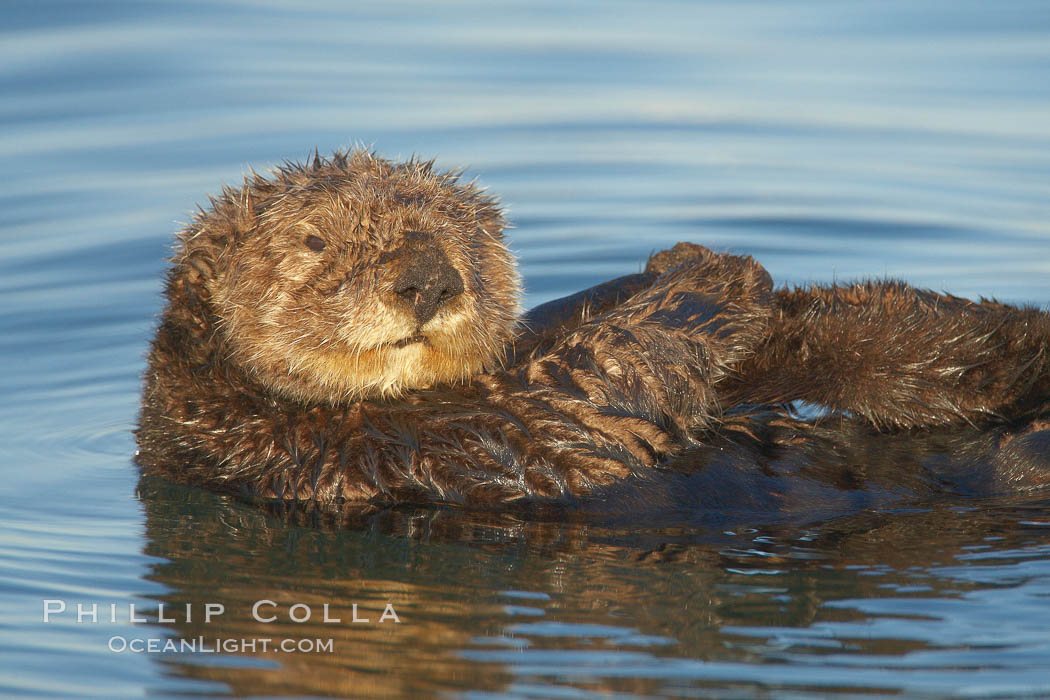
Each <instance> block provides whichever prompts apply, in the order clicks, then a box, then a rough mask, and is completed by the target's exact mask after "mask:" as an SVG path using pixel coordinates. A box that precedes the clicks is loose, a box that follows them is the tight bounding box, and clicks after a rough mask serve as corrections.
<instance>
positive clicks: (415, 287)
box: [394, 248, 463, 325]
mask: <svg viewBox="0 0 1050 700" xmlns="http://www.w3.org/2000/svg"><path fill="white" fill-rule="evenodd" d="M411 256H412V257H411V260H410V262H409V263H408V266H407V267H405V268H404V270H402V272H401V275H400V276H399V277H398V278H397V283H396V284H395V285H394V292H395V293H396V294H397V295H398V296H400V297H401V298H402V299H404V300H405V301H406V302H408V305H409V306H411V307H412V312H413V313H414V314H415V315H416V321H418V322H419V325H423V324H424V323H426V322H427V321H429V320H430V319H432V318H433V317H434V314H436V313H437V310H438V309H439V308H441V306H442V305H444V304H445V303H447V302H449V301H451V300H452V299H455V298H456V297H457V296H459V295H460V294H462V293H463V278H462V277H460V276H459V273H458V272H456V268H454V267H452V264H451V263H449V261H448V258H446V257H445V254H444V253H442V252H441V251H440V250H437V249H434V248H428V249H424V250H419V251H414V252H413V253H412V254H411Z"/></svg>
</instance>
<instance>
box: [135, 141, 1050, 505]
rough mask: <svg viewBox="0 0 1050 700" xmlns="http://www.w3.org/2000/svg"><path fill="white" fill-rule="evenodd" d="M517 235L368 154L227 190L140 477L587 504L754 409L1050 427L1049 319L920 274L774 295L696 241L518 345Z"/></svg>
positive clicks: (544, 318)
mask: <svg viewBox="0 0 1050 700" xmlns="http://www.w3.org/2000/svg"><path fill="white" fill-rule="evenodd" d="M503 226H504V221H503V218H502V215H501V212H500V210H499V208H498V207H497V205H496V204H495V202H494V200H492V199H491V198H490V197H488V196H486V195H484V194H483V193H481V192H480V191H479V190H478V189H477V188H476V187H474V186H473V184H463V183H461V182H460V181H459V180H458V178H457V176H456V174H454V173H439V172H436V171H434V170H433V168H432V167H431V166H430V164H427V163H419V162H414V161H413V162H409V163H405V164H400V165H397V164H393V163H389V162H387V161H384V160H382V159H379V158H377V157H375V156H374V155H372V154H369V153H364V152H360V151H356V152H352V153H337V154H336V155H335V156H334V157H333V158H332V159H329V160H324V159H321V158H319V157H315V159H314V162H313V163H312V164H311V165H309V166H299V165H294V164H290V165H286V166H285V167H284V168H282V169H280V170H278V171H277V172H276V173H275V176H274V178H273V179H270V180H267V179H265V178H262V177H259V176H252V177H250V178H248V179H247V180H246V181H245V183H244V185H243V186H242V187H241V188H239V189H236V190H231V189H228V190H225V191H224V192H223V194H222V195H221V196H220V197H219V198H217V199H214V200H213V201H212V205H211V207H210V208H209V209H208V210H207V211H204V212H202V213H201V214H200V215H199V216H198V217H197V219H196V220H195V221H194V222H193V224H192V225H191V226H190V227H189V228H188V229H187V230H186V231H185V232H184V233H183V234H182V235H181V236H180V248H179V250H178V251H177V253H176V256H175V259H174V264H173V266H172V269H171V271H170V273H169V276H168V284H167V292H166V293H167V297H168V306H167V308H166V310H165V312H164V316H163V318H162V321H161V325H160V327H159V329H158V331H157V336H156V339H155V340H154V343H153V347H152V350H151V353H150V360H149V370H148V373H147V378H146V389H145V392H144V399H143V410H142V417H141V425H140V429H139V431H138V439H139V444H140V447H141V453H140V457H139V461H140V463H141V464H142V465H143V467H144V468H145V469H146V470H147V471H150V472H159V473H162V474H165V475H167V476H168V477H170V478H173V479H175V480H178V481H183V482H190V483H200V484H204V485H208V486H211V487H213V488H219V489H223V490H229V491H234V492H237V493H240V494H242V495H245V496H250V497H256V498H264V499H293V500H307V501H312V502H316V503H321V504H330V503H338V502H353V503H362V502H368V503H378V504H383V503H395V502H406V501H411V502H427V501H442V502H452V503H464V504H472V505H498V504H507V503H511V502H524V501H528V502H537V501H544V502H573V501H575V500H576V499H579V498H583V497H588V496H593V495H595V494H597V493H598V492H600V491H601V490H602V489H604V488H606V487H610V486H612V485H614V484H616V483H618V482H622V481H623V480H625V479H628V478H630V477H642V478H644V477H646V476H649V475H652V474H653V473H656V472H659V471H660V470H662V469H664V468H665V467H666V466H667V465H668V464H669V463H671V460H672V459H673V458H674V457H675V456H676V455H678V454H680V453H681V452H682V451H683V450H685V449H687V448H690V447H693V446H695V445H696V444H697V441H698V440H702V439H703V438H704V435H705V434H707V433H708V432H709V431H710V430H712V429H714V428H716V427H717V426H718V425H719V424H720V422H721V420H722V415H723V411H724V410H725V409H726V408H727V407H732V406H735V405H737V404H743V403H756V404H757V403H770V402H783V401H791V400H794V399H804V400H809V401H813V402H816V403H821V404H824V405H827V406H829V407H831V408H833V409H838V410H843V411H849V412H853V413H855V414H857V415H859V416H862V417H864V418H867V419H868V420H870V421H871V422H873V423H874V424H876V425H878V426H885V427H914V426H920V425H930V424H941V423H948V422H953V421H970V422H975V421H978V420H982V419H986V418H989V417H995V418H1006V419H1011V418H1017V417H1019V416H1031V415H1036V414H1040V413H1045V412H1046V410H1047V407H1048V406H1047V396H1048V393H1050V391H1048V390H1050V380H1048V377H1050V364H1048V362H1050V359H1048V358H1047V348H1048V345H1050V344H1048V338H1050V322H1048V319H1047V317H1046V315H1044V314H1041V313H1039V312H1037V311H1033V310H1018V309H1013V308H1011V307H1007V306H1003V305H1000V304H995V303H992V302H986V303H982V304H975V303H973V302H968V301H965V300H961V299H956V298H954V297H946V296H941V295H936V294H932V293H929V292H919V291H916V290H913V289H910V288H908V287H906V286H904V285H902V284H899V283H871V284H865V285H855V286H852V287H841V288H840V287H836V288H813V289H809V290H790V291H789V290H785V291H780V292H774V291H773V288H772V282H771V280H770V278H769V275H768V274H767V273H766V272H765V270H763V269H762V267H761V266H759V265H758V264H757V263H755V262H754V261H752V260H751V259H750V258H742V257H735V256H729V255H716V254H713V253H711V252H710V251H708V250H706V249H704V248H701V247H700V246H695V245H691V244H679V245H677V246H675V248H674V249H672V250H670V251H665V252H663V253H660V254H658V255H656V256H654V257H653V258H651V259H650V261H649V264H648V265H647V268H646V271H645V272H644V273H642V274H639V275H631V276H628V277H625V278H621V279H620V280H615V281H614V282H611V283H608V284H606V285H602V286H600V287H597V288H595V289H593V290H588V291H586V292H582V293H581V294H579V295H574V297H570V298H568V299H566V300H562V301H560V302H555V303H552V304H548V305H545V306H544V307H540V308H539V309H537V310H534V312H532V313H530V314H529V315H528V316H526V317H525V326H524V328H522V329H517V328H516V325H515V324H516V319H517V312H518V307H517V303H518V293H519V288H518V278H517V275H516V273H515V271H514V265H513V260H512V258H511V256H510V254H509V253H508V251H507V250H506V248H505V247H504V245H503V241H502V228H503ZM322 244H323V245H322ZM427 258H438V259H440V260H443V261H446V260H447V262H448V264H449V265H451V266H452V267H453V268H454V269H455V270H456V272H457V273H458V275H459V277H461V278H462V281H463V285H462V286H463V290H462V293H460V294H458V295H457V296H455V297H454V298H452V299H451V300H450V301H447V302H445V303H444V304H443V305H442V306H440V307H439V308H438V310H437V312H436V314H435V315H434V316H433V317H432V318H430V317H429V316H427V317H426V320H425V321H424V322H423V323H420V322H419V318H420V316H419V315H418V314H417V315H413V306H412V302H411V298H410V297H406V296H405V294H404V292H403V291H398V284H397V282H398V280H399V279H404V276H405V274H406V273H405V270H406V269H408V268H407V266H410V265H411V264H413V263H412V261H413V260H419V259H427ZM406 298H408V299H409V301H408V302H407V303H406V301H405V299H406ZM416 299H417V301H418V297H417V298H416ZM734 420H736V421H739V420H740V418H739V416H737V417H735V418H734Z"/></svg>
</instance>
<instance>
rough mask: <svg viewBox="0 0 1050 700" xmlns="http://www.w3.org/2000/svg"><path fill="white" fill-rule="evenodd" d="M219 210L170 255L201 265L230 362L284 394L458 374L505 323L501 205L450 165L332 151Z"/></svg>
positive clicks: (508, 274)
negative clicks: (445, 168)
mask: <svg viewBox="0 0 1050 700" xmlns="http://www.w3.org/2000/svg"><path fill="white" fill-rule="evenodd" d="M213 205H214V206H213V208H212V210H211V211H209V212H205V213H204V214H203V215H202V216H201V217H199V219H198V221H197V222H196V225H195V226H194V227H192V228H191V229H190V230H189V231H188V232H187V233H186V234H185V235H184V237H183V243H184V247H183V251H182V252H181V258H178V259H177V265H179V264H181V265H183V266H184V267H185V268H186V271H187V273H189V274H193V273H198V274H200V270H201V269H204V270H206V271H207V272H206V273H205V274H204V279H203V280H202V281H201V285H202V286H203V287H204V292H205V293H204V297H205V298H206V299H207V301H208V304H209V305H210V307H211V310H212V311H213V313H214V315H215V317H216V318H217V325H218V332H219V333H221V334H222V336H223V339H224V340H225V344H226V346H227V347H228V349H229V355H230V360H231V361H232V362H234V363H236V364H238V365H240V366H241V367H242V368H244V369H245V370H247V372H248V374H249V375H251V376H252V377H254V378H255V379H256V380H257V381H259V382H261V383H262V384H264V385H266V386H267V387H269V388H271V389H272V390H274V391H276V392H278V393H280V394H282V395H284V396H287V397H290V398H294V399H299V400H304V401H323V402H329V403H338V402H342V401H349V400H355V399H360V398H369V397H378V396H390V395H396V394H398V393H400V392H402V391H404V390H406V389H416V388H425V387H429V386H433V385H435V384H439V383H446V382H457V381H462V380H465V379H467V378H468V377H470V376H472V375H474V374H476V373H478V372H480V371H482V370H483V369H484V368H486V367H488V366H491V365H492V364H494V363H495V362H497V361H498V360H499V358H500V355H501V353H502V349H503V347H504V345H505V344H506V343H507V341H508V340H509V339H510V338H511V336H512V334H513V332H514V328H515V324H516V318H517V315H518V311H519V307H518V299H519V293H520V283H519V280H518V275H517V272H516V270H515V266H514V260H513V258H512V256H511V254H510V253H509V251H508V250H507V249H506V247H505V246H504V243H503V238H502V229H503V226H504V221H503V218H502V215H501V212H500V210H499V209H498V207H497V206H496V204H495V202H494V201H493V200H492V199H491V198H489V197H487V196H485V195H484V194H483V193H481V192H480V191H479V190H478V189H477V188H475V187H474V186H473V185H472V184H461V183H459V182H458V178H457V175H456V174H454V173H435V172H434V171H433V170H432V169H431V167H430V164H428V163H419V162H409V163H404V164H393V163H390V162H387V161H384V160H381V159H379V158H376V157H375V156H373V155H372V154H369V153H365V152H360V151H358V152H352V153H349V154H341V153H337V154H336V155H335V157H333V158H332V159H331V160H322V159H320V158H315V159H314V163H313V165H312V166H309V167H307V166H298V165H288V166H285V167H284V168H282V169H280V170H278V171H276V173H275V177H274V178H273V179H271V180H266V179H263V178H261V177H258V176H256V177H254V178H251V179H249V180H248V181H246V183H245V185H244V187H243V189H241V190H240V191H232V190H228V191H226V192H225V193H224V195H223V197H221V198H219V199H218V200H214V201H213ZM194 260H198V261H199V260H205V261H206V263H205V264H204V265H203V266H202V265H200V264H194Z"/></svg>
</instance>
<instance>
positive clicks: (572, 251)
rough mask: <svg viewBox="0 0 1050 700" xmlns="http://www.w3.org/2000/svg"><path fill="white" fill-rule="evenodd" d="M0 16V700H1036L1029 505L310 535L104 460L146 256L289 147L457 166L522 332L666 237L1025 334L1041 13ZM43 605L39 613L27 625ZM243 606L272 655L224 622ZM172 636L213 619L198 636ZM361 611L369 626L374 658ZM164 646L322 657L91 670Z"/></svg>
mask: <svg viewBox="0 0 1050 700" xmlns="http://www.w3.org/2000/svg"><path fill="white" fill-rule="evenodd" d="M2 16H3V17H4V19H3V22H2V25H0V32H2V34H0V95H2V99H0V123H2V124H3V128H2V129H0V161H2V162H3V164H4V165H3V171H4V173H5V177H4V184H3V187H2V188H0V366H2V367H3V368H4V369H3V372H2V373H0V395H2V396H3V397H4V400H3V401H2V402H0V430H2V433H0V435H2V438H3V440H4V444H5V446H6V450H5V455H6V456H5V459H4V460H2V464H3V466H2V473H0V490H2V493H3V498H0V522H2V523H3V529H2V530H0V651H2V653H0V694H2V695H5V696H12V697H13V696H27V697H49V696H58V697H104V698H113V697H125V696H142V695H144V694H149V695H152V696H155V697H166V696H176V695H188V694H189V695H197V696H206V697H207V696H213V695H215V696H220V695H230V694H233V695H265V696H279V695H293V696H305V695H309V696H361V695H379V696H397V695H404V694H424V695H426V694H436V693H453V694H459V693H464V694H469V695H471V696H473V697H489V696H493V695H501V696H502V695H515V696H522V697H530V696H537V697H571V698H576V697H590V696H592V695H596V694H614V695H615V694H618V695H622V696H652V695H670V696H676V697H711V696H719V697H753V696H756V695H760V696H764V697H766V696H768V697H783V698H793V697H806V696H810V695H812V694H814V693H822V694H826V695H829V696H839V697H856V696H860V695H863V696H865V697H868V696H870V695H879V694H885V695H898V694H904V695H908V696H913V697H921V696H927V697H944V696H961V697H1016V696H1020V695H1040V696H1041V695H1050V670H1048V665H1047V660H1048V659H1050V642H1048V638H1047V635H1046V629H1048V627H1050V606H1048V605H1047V604H1046V601H1047V597H1048V595H1050V518H1048V517H1047V511H1048V509H1047V506H1048V501H1046V500H1041V499H1039V498H1031V499H1028V500H1010V499H998V500H981V501H968V502H951V503H930V504H918V505H917V506H916V507H914V508H910V509H907V510H896V511H881V512H880V511H868V512H861V513H857V514H855V515H851V516H849V517H845V518H838V519H835V520H831V521H827V522H817V523H811V524H808V525H805V526H784V525H781V526H770V525H760V524H757V523H747V522H743V523H739V522H738V523H733V524H732V525H731V526H727V527H725V528H719V527H709V526H700V525H696V524H689V523H670V524H668V523H662V524H660V525H646V524H637V525H630V524H625V525H610V524H605V525H599V524H595V523H587V522H569V523H567V522H549V521H522V520H519V519H515V518H511V517H499V516H495V515H493V516H488V517H478V516H470V515H464V514H457V513H454V512H447V511H441V510H430V511H408V512H395V513H388V514H385V515H383V516H381V517H380V518H378V519H376V520H373V521H370V522H366V523H361V524H359V526H357V527H355V528H352V529H349V530H345V531H331V530H327V529H325V528H323V527H320V528H319V527H313V526H311V524H310V523H303V522H299V521H298V520H296V518H295V517H292V516H287V515H285V516H281V515H279V514H266V513H263V512H261V511H258V510H256V509H253V508H250V507H246V506H243V505H240V504H237V503H234V502H230V501H228V500H226V499H223V498H220V497H217V496H214V495H211V494H207V493H201V492H198V491H195V490H193V489H183V488H176V487H173V486H170V485H166V484H162V483H161V484H158V483H153V482H144V483H142V484H140V483H139V476H138V473H137V471H136V469H135V467H134V465H133V464H132V462H131V456H132V455H133V453H134V449H135V448H134V442H133V439H132V436H131V434H130V430H131V429H132V427H133V425H134V421H135V415H136V408H137V402H138V391H139V375H140V373H141V371H142V369H143V364H144V363H143V358H144V354H145V351H146V345H147V342H148V339H149V337H150V334H151V330H152V327H153V324H154V318H155V316H156V314H157V313H158V311H159V309H160V296H159V291H160V275H161V273H162V271H163V269H164V267H165V264H166V263H165V257H166V255H167V254H168V251H169V246H170V242H171V235H172V233H173V232H174V231H175V230H177V229H178V227H179V224H178V221H185V220H187V219H188V218H189V216H190V215H191V211H192V208H193V206H194V204H195V203H196V202H202V201H205V194H206V193H208V192H215V191H216V190H217V189H218V188H219V187H220V186H221V185H222V184H223V183H230V182H235V181H237V180H238V178H239V177H240V175H241V173H243V172H245V171H246V170H247V169H248V168H249V167H255V168H265V167H266V166H268V165H272V164H276V163H279V162H280V161H281V160H283V159H286V158H293V159H301V158H305V157H306V156H307V154H308V153H309V152H312V150H313V148H314V147H315V146H316V147H318V148H319V149H320V150H321V152H322V153H324V152H330V151H332V150H333V149H335V148H337V147H340V146H346V145H350V144H352V143H354V142H358V141H360V142H364V143H369V144H374V145H375V147H376V148H377V149H378V150H379V151H380V152H381V153H382V154H384V155H386V156H389V157H392V158H398V157H405V156H408V155H410V154H412V153H418V154H421V155H426V156H437V158H438V163H439V164H440V165H441V166H444V167H454V166H459V165H466V166H468V167H469V173H470V174H471V175H477V176H479V177H480V178H481V180H482V181H483V182H484V184H486V185H487V186H489V187H490V188H491V189H492V191H494V192H496V193H498V194H499V195H500V196H501V197H502V199H503V201H504V203H505V204H506V205H507V207H508V209H509V211H510V217H511V219H512V220H513V221H514V223H515V225H516V229H514V230H513V231H511V238H512V246H513V248H514V249H515V251H516V252H517V253H518V254H519V255H520V258H521V261H522V271H523V273H524V276H525V280H526V283H527V286H528V298H527V302H528V303H529V304H530V305H531V304H535V303H539V302H542V301H545V300H548V299H551V298H554V297H557V296H560V295H563V294H567V293H569V292H572V291H575V290H577V289H580V288H582V287H584V286H587V285H590V284H593V283H596V282H599V281H602V280H604V279H607V278H609V277H613V276H617V275H620V274H624V273H627V272H633V271H636V270H637V269H638V267H639V264H640V261H642V260H643V259H644V258H645V256H646V255H647V254H648V253H649V252H650V251H652V250H655V249H660V248H662V247H666V246H668V245H670V244H672V243H674V242H675V241H677V240H682V239H688V240H695V241H699V242H703V243H705V244H706V245H708V246H710V247H713V248H716V249H720V250H730V251H734V252H741V253H748V254H751V255H754V256H755V257H756V258H757V259H759V260H760V261H761V262H762V263H763V264H764V265H765V266H766V267H767V268H768V269H769V270H770V271H771V272H772V273H773V275H774V276H775V277H776V278H777V280H778V281H780V282H785V283H798V282H805V281H809V280H819V281H830V280H833V279H848V278H853V277H856V276H864V275H868V276H883V275H891V276H899V277H904V278H907V279H909V280H910V281H912V282H914V283H916V284H920V285H923V286H928V287H933V288H936V289H948V290H951V291H952V292H954V293H957V294H962V295H969V296H977V295H985V296H996V297H999V298H1000V299H1004V300H1008V301H1014V302H1025V303H1033V304H1037V305H1045V304H1047V302H1048V301H1050V255H1047V252H1048V249H1050V246H1048V235H1050V197H1048V194H1050V186H1048V183H1050V127H1048V125H1050V81H1048V80H1047V79H1046V76H1047V75H1048V71H1050V9H1048V7H1047V5H1046V4H1045V3H1044V2H1041V1H1032V2H1010V3H997V4H989V3H981V2H926V3H918V4H916V3H911V2H904V1H903V0H889V1H887V2H881V3H869V4H863V5H862V4H856V3H849V4H843V3H833V2H823V1H819V0H812V1H810V2H795V3H790V4H788V3H780V2H761V1H757V0H755V1H749V2H724V3H711V2H709V3H679V2H671V1H667V2H652V3H637V4H633V3H597V2H584V3H574V4H571V5H566V4H563V3H554V2H540V3H530V4H520V5H519V4H516V5H505V4H490V3H481V2H470V1H467V0H464V1H462V2H452V3H444V4H437V3H423V2H392V3H383V4H375V5H369V6H361V7H351V6H349V5H345V4H344V3H336V2H332V3H324V2H312V3H300V2H296V3H292V2H282V1H280V0H273V1H271V2H266V3H242V2H235V1H230V2H224V3H208V4H203V3H200V4H199V3H185V2H151V3H137V2H130V1H129V2H94V3H75V2H60V1H55V2H41V3H7V4H6V6H5V7H4V8H3V13H2ZM46 599H54V600H63V601H65V602H66V603H67V605H68V608H69V609H68V611H67V612H65V613H63V614H61V615H56V616H55V617H54V618H53V619H52V621H51V622H49V623H46V624H45V623H44V622H43V605H44V603H43V601H44V600H46ZM259 600H272V601H274V602H275V603H279V605H278V606H276V607H275V608H268V607H267V608H263V610H273V611H275V612H276V613H279V614H278V619H277V620H276V621H274V622H271V623H265V624H264V623H259V622H255V621H254V620H253V619H252V616H251V607H252V605H253V603H255V602H256V601H259ZM78 602H80V603H84V604H92V603H94V604H97V605H98V614H99V618H100V620H99V622H98V623H95V624H92V623H90V622H88V621H84V622H82V623H77V621H76V615H75V605H76V604H77V603H78ZM129 603H133V604H135V605H136V607H137V609H138V610H139V611H145V615H146V617H147V618H148V619H150V620H151V622H148V623H135V624H133V623H129V622H128V610H127V606H128V605H129ZM187 603H190V604H192V605H193V606H194V607H193V608H192V610H193V614H192V616H191V620H190V621H188V622H187V621H186V620H185V615H184V614H183V613H184V609H185V608H184V606H185V605H186V604H187ZM206 603H221V604H224V605H225V607H226V612H225V614H224V615H222V616H219V617H217V618H216V619H214V620H213V621H212V622H211V623H210V624H207V625H205V624H203V623H202V622H201V619H202V618H201V616H202V615H203V612H204V607H203V606H204V605H205V604H206ZM294 603H302V604H304V605H309V606H310V608H311V611H312V617H311V620H310V621H308V622H303V623H296V622H292V621H290V618H289V609H288V607H289V606H290V605H291V604H294ZM324 603H329V604H330V605H331V607H332V610H331V611H330V612H331V614H332V615H333V616H336V617H339V616H341V618H342V620H343V622H342V623H337V624H325V623H323V622H321V621H320V620H321V616H322V608H321V606H322V605H323V604H324ZM354 603H356V604H358V606H359V615H360V616H362V617H368V618H369V619H370V622H369V623H352V622H349V620H350V619H351V615H352V607H351V606H352V605H353V604H354ZM387 603H390V604H391V605H392V606H393V607H394V609H395V610H396V612H397V614H398V615H399V617H400V618H401V620H402V621H401V623H400V624H397V623H394V622H385V623H382V624H380V623H378V617H379V614H380V613H381V612H382V611H383V608H384V606H385V605H386V604H387ZM110 604H115V605H117V606H118V607H117V608H116V611H117V615H116V617H117V618H118V619H117V622H115V623H111V622H109V614H110V607H109V606H110ZM161 604H164V605H165V610H166V611H167V612H166V613H165V615H166V616H170V615H171V614H175V620H176V621H175V622H172V623H167V622H164V623H161V622H158V621H157V617H158V612H159V611H160V609H159V606H160V605H161ZM301 612H302V609H300V610H298V611H297V613H301ZM198 635H205V636H207V637H208V638H209V639H213V638H234V639H238V640H240V639H258V638H262V637H266V638H273V639H275V640H280V639H286V638H287V639H291V640H293V641H302V640H307V641H310V640H317V639H320V640H322V641H323V640H327V639H332V640H333V650H332V651H331V652H327V651H324V650H322V651H316V650H315V651H312V652H304V653H272V652H270V653H263V652H261V651H257V652H256V653H254V654H253V653H248V654H218V653H216V654H201V653H198V654H190V653H168V654H161V653H134V652H131V651H124V652H114V651H111V650H110V648H109V647H110V646H111V639H112V638H114V637H124V638H126V639H157V640H161V641H163V640H165V639H170V638H179V637H182V638H193V637H195V636H198Z"/></svg>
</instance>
